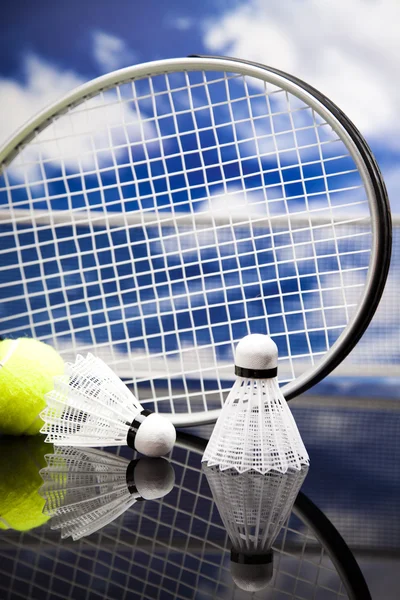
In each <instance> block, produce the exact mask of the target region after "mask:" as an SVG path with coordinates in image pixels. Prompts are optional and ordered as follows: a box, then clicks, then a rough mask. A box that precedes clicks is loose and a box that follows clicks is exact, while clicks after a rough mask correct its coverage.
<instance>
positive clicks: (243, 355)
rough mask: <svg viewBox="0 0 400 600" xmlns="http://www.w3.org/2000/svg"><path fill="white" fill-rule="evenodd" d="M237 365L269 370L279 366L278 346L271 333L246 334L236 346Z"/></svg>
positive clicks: (242, 367)
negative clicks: (270, 335)
mask: <svg viewBox="0 0 400 600" xmlns="http://www.w3.org/2000/svg"><path fill="white" fill-rule="evenodd" d="M235 366H236V367H239V368H240V369H249V370H251V371H269V370H271V369H276V368H277V366H278V348H277V346H276V344H275V342H274V341H273V340H272V339H271V338H270V337H269V335H262V334H260V333H253V334H251V335H246V337H244V338H243V339H242V340H240V342H239V343H238V345H237V346H236V353H235Z"/></svg>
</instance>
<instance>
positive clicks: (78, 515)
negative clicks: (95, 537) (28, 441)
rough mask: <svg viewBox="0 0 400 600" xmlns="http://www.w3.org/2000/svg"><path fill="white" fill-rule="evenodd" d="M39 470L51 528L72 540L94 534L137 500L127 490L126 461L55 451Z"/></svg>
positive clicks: (69, 450) (72, 450)
mask: <svg viewBox="0 0 400 600" xmlns="http://www.w3.org/2000/svg"><path fill="white" fill-rule="evenodd" d="M46 460H47V465H48V466H47V467H46V468H45V469H42V470H41V471H40V474H41V476H42V479H43V481H44V483H43V485H42V487H41V489H40V494H41V496H43V498H44V499H45V500H46V503H45V507H44V513H45V514H47V515H50V516H51V517H52V520H51V528H52V529H59V530H61V537H62V538H66V537H68V536H72V538H73V539H74V540H77V539H80V538H81V537H83V536H87V535H90V534H91V533H94V532H95V531H98V530H99V529H101V528H102V527H104V526H105V525H107V524H108V523H111V521H113V520H114V519H116V518H117V517H118V516H119V515H121V514H123V513H124V512H125V511H126V510H128V508H129V507H130V506H132V505H133V504H134V503H135V502H136V501H137V499H138V496H139V494H131V493H130V492H129V490H128V487H127V481H126V470H127V467H128V465H129V461H128V460H126V459H124V458H119V457H114V456H113V455H110V454H106V453H105V452H99V451H96V450H88V451H84V450H80V449H76V448H57V449H56V453H55V454H53V455H48V456H46Z"/></svg>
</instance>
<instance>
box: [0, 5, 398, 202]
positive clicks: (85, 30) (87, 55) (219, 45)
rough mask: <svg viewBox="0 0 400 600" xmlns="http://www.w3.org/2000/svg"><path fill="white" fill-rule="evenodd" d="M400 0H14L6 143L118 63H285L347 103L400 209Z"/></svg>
mask: <svg viewBox="0 0 400 600" xmlns="http://www.w3.org/2000/svg"><path fill="white" fill-rule="evenodd" d="M399 21H400V3H399V2H398V0H338V1H335V2H333V1H331V0H327V1H325V2H321V1H320V0H287V1H286V2H276V1H275V0H250V1H241V0H236V1H235V0H218V1H215V0H202V2H197V1H194V0H186V1H185V2H183V0H171V1H169V2H168V3H164V2H161V0H146V2H135V1H131V2H127V1H126V0H125V1H122V0H115V1H113V2H110V1H108V0H107V1H106V0H97V1H96V2H93V1H92V0H87V1H86V2H84V3H82V2H81V1H78V0H70V1H69V2H66V3H62V2H54V1H53V2H50V1H47V0H38V1H37V2H35V4H34V8H33V4H32V3H31V2H28V1H27V0H14V1H13V2H10V1H9V0H6V1H5V2H4V3H3V5H2V18H1V22H0V56H1V59H0V106H1V108H2V115H1V119H0V142H3V141H4V140H5V139H6V138H7V137H8V136H10V135H12V133H13V132H14V131H15V130H16V129H17V128H18V127H20V126H21V125H22V124H23V123H24V122H25V121H27V120H28V119H29V118H31V117H32V116H33V115H34V114H35V113H36V112H38V111H39V110H41V109H42V108H44V107H45V106H46V105H48V104H49V103H51V102H53V101H54V100H56V99H57V98H59V97H61V96H62V95H64V94H65V93H66V92H67V91H69V90H70V89H72V88H74V87H75V86H77V85H80V84H81V83H84V82H85V81H88V80H90V79H92V78H94V77H97V76H99V75H102V74H104V73H106V72H108V71H110V70H114V69H118V68H121V67H125V66H128V65H131V64H135V63H141V62H146V61H151V60H157V59H163V58H169V57H180V56H186V55H188V54H192V53H208V54H225V55H231V56H236V57H238V58H247V59H251V60H255V61H260V62H263V63H265V64H268V65H271V66H273V67H277V68H281V69H283V70H286V71H288V72H290V73H292V74H294V75H297V76H298V77H301V78H303V79H305V80H306V81H307V82H309V83H310V84H312V85H314V86H315V87H317V88H318V89H320V90H321V91H322V92H324V93H325V94H326V95H327V96H329V97H330V98H331V99H332V100H333V101H335V102H336V103H337V104H338V105H339V106H340V108H342V109H343V110H344V111H345V112H346V113H347V114H348V116H349V117H350V118H351V119H352V120H353V121H354V123H355V124H356V125H357V126H358V127H359V129H360V130H361V132H362V133H363V134H364V136H365V137H366V138H367V140H368V142H369V143H370V145H371V147H372V149H373V151H374V153H375V154H376V156H377V158H378V161H379V164H380V166H381V168H382V171H383V173H384V176H385V180H386V183H387V186H388V189H389V195H390V199H391V205H392V210H393V211H394V212H396V213H399V212H400V200H399V199H398V190H399V189H400V172H399V168H398V164H399V159H400V121H399V119H398V118H397V106H398V105H399V104H400V86H399V85H398V77H397V74H398V70H399V67H400V36H399V35H398V23H399Z"/></svg>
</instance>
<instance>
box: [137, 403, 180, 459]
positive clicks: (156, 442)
mask: <svg viewBox="0 0 400 600" xmlns="http://www.w3.org/2000/svg"><path fill="white" fill-rule="evenodd" d="M175 441H176V431H175V427H174V426H173V425H172V423H171V421H169V420H168V419H166V418H165V417H163V416H161V415H159V414H158V413H151V414H150V415H149V416H148V417H146V418H145V419H144V421H143V423H142V424H141V425H140V427H139V429H138V431H137V433H136V437H135V448H136V450H137V451H138V452H140V453H141V454H144V455H145V456H151V457H157V456H164V455H165V454H168V453H169V452H171V450H172V448H173V447H174V444H175Z"/></svg>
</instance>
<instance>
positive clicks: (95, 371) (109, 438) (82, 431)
mask: <svg viewBox="0 0 400 600" xmlns="http://www.w3.org/2000/svg"><path fill="white" fill-rule="evenodd" d="M46 400H47V404H48V405H47V407H46V408H45V409H44V410H43V411H42V412H41V414H40V416H41V418H42V419H43V421H44V425H43V427H42V429H41V431H42V433H45V434H47V438H46V441H49V442H53V443H54V444H58V445H69V444H71V445H74V446H115V445H119V444H124V443H126V438H127V433H128V429H129V425H130V424H131V423H132V421H133V420H134V419H135V417H136V416H137V415H138V414H139V413H140V412H141V410H142V406H141V404H140V403H139V402H138V401H137V399H136V398H135V397H134V396H133V394H132V393H131V392H130V391H129V389H128V388H127V387H126V386H125V385H124V384H123V383H122V381H121V380H120V379H119V377H118V376H117V375H115V373H113V372H112V370H111V369H109V368H108V367H107V365H105V364H104V363H103V361H101V360H100V359H98V358H96V357H94V356H92V355H91V354H89V355H88V356H87V358H83V357H82V356H78V357H77V359H76V361H75V363H74V364H67V365H66V367H65V374H64V375H63V376H61V377H56V378H55V383H54V391H52V392H50V393H49V394H47V395H46Z"/></svg>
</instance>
